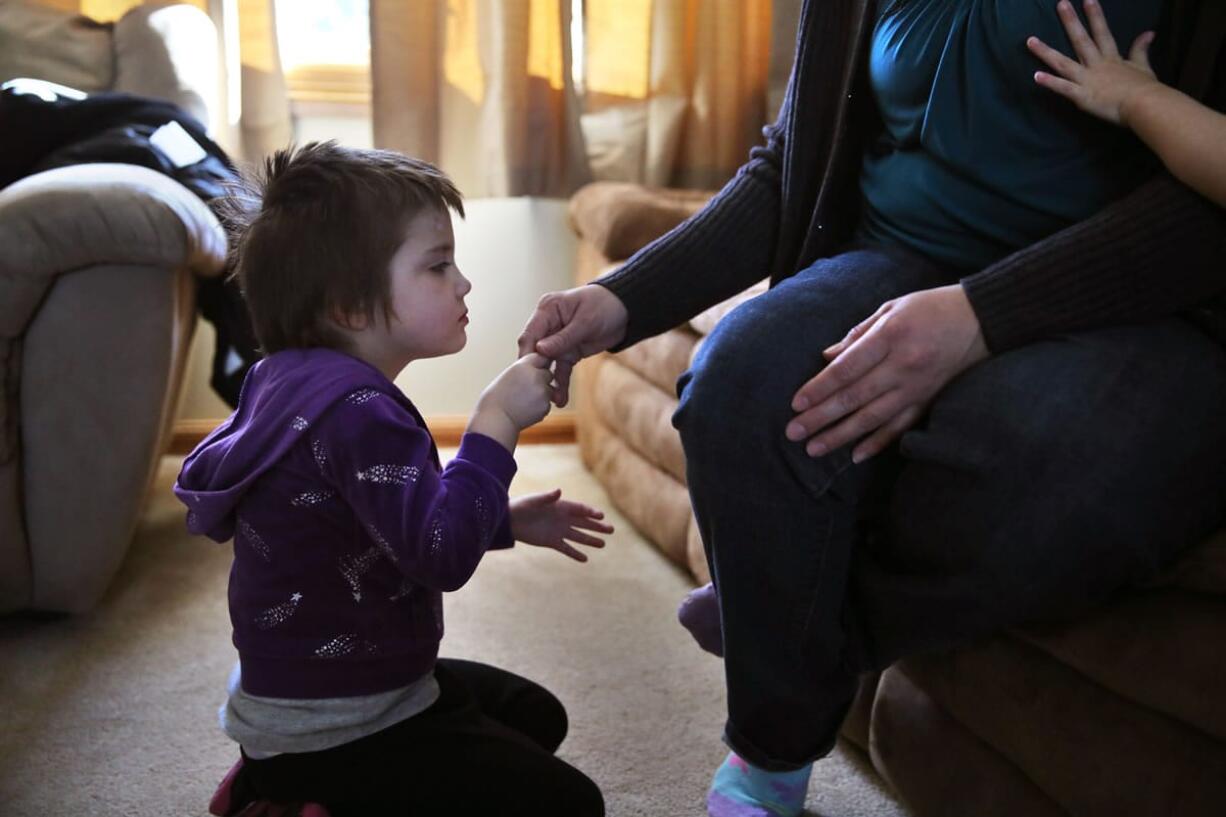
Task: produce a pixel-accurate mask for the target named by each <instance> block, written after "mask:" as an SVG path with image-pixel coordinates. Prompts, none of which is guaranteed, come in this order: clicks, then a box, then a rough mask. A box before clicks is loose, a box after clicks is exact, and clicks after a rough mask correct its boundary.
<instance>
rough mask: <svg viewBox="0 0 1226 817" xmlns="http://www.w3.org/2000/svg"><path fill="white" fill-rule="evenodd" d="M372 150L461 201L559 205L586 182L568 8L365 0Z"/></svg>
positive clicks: (531, 1)
mask: <svg viewBox="0 0 1226 817" xmlns="http://www.w3.org/2000/svg"><path fill="white" fill-rule="evenodd" d="M370 27H371V41H370V47H371V81H372V89H371V90H372V113H373V132H374V141H375V144H376V145H377V146H379V147H385V148H392V149H395V150H400V151H403V152H405V153H408V154H410V155H413V156H418V157H420V158H423V159H426V160H427V161H430V162H434V163H435V164H437V165H439V166H440V167H442V168H443V169H444V170H446V171H447V173H448V174H449V175H451V177H452V178H453V179H454V180H455V182H456V184H457V185H458V186H459V188H460V189H461V190H462V191H464V194H465V195H466V196H473V197H487V196H519V195H536V196H567V195H569V194H570V193H571V192H573V191H574V189H575V188H576V187H578V186H579V185H580V184H582V183H583V182H584V181H586V180H587V179H588V177H589V174H588V169H587V161H586V157H585V155H584V149H583V139H582V135H581V133H580V130H579V118H578V107H577V104H576V96H575V92H574V85H573V81H572V76H571V70H570V64H571V55H570V0H414V2H408V3H406V2H403V0H371V2H370Z"/></svg>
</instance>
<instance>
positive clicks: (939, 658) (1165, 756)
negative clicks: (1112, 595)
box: [570, 182, 1226, 817]
mask: <svg viewBox="0 0 1226 817" xmlns="http://www.w3.org/2000/svg"><path fill="white" fill-rule="evenodd" d="M709 195H710V194H708V193H703V192H694V191H675V190H649V189H645V188H642V187H639V186H636V185H630V184H618V183H610V182H597V183H594V184H591V185H588V186H587V187H584V188H583V189H581V190H580V191H579V192H578V193H576V194H575V196H574V197H573V199H572V200H571V210H570V212H571V219H572V224H573V226H574V229H575V231H576V232H577V233H578V235H579V238H580V244H579V257H578V263H577V280H578V282H580V283H583V282H587V281H590V280H592V279H593V278H596V277H597V276H599V275H600V274H601V273H603V272H605V271H606V270H608V269H609V268H610V267H611V266H613V265H615V264H616V263H618V262H619V261H621V260H624V259H625V258H627V257H628V256H629V255H631V254H632V253H633V252H634V251H635V250H637V249H638V248H639V247H641V246H643V245H644V244H646V243H647V242H648V241H650V240H651V239H653V238H655V237H656V236H657V235H660V234H662V233H663V232H665V231H667V230H668V229H671V228H672V227H673V226H675V225H676V224H678V223H680V222H681V221H682V220H683V219H684V218H685V217H687V216H688V215H689V214H690V213H692V212H694V211H695V210H696V209H697V208H699V207H701V205H702V204H703V203H704V202H705V201H706V199H707V198H708V197H709ZM764 287H765V282H763V283H761V284H759V285H758V286H757V287H754V288H752V289H750V290H748V291H746V292H744V293H742V294H740V295H738V296H736V297H734V298H733V299H731V300H730V301H728V302H726V303H723V304H720V305H718V306H716V307H714V308H712V309H710V310H708V311H707V312H705V313H703V314H702V315H699V316H698V317H696V318H694V319H693V320H691V321H689V322H687V323H686V324H684V325H682V326H679V327H677V328H675V329H672V330H670V331H668V332H666V333H664V334H662V335H659V336H657V337H654V338H650V339H648V340H645V341H643V342H641V343H639V344H637V345H635V346H633V347H631V348H629V349H627V350H625V351H624V352H621V353H620V354H617V355H607V354H606V355H601V356H599V357H596V358H593V359H591V360H588V361H585V362H584V363H583V364H582V365H581V366H580V367H579V368H578V371H577V378H576V379H577V395H576V396H577V421H578V422H577V425H578V438H579V445H580V449H581V451H582V455H583V459H584V462H585V463H586V464H587V466H588V468H589V469H590V470H591V471H592V472H593V474H594V475H595V476H596V478H597V479H598V480H599V481H600V482H601V483H602V484H603V485H604V486H605V488H606V489H607V490H608V492H609V495H610V498H611V500H612V502H613V503H614V504H615V505H616V506H617V508H618V510H620V511H621V512H622V513H623V514H624V515H625V516H626V517H627V518H628V519H629V520H630V521H631V522H632V523H633V524H634V525H635V526H636V527H637V528H638V529H639V530H640V531H641V532H642V533H643V534H644V535H645V536H646V537H647V538H648V539H649V540H650V541H652V542H653V543H654V544H655V545H656V546H657V547H659V549H660V550H661V551H662V552H663V553H664V555H665V556H667V557H668V558H669V559H670V560H672V561H673V562H675V563H676V564H678V565H679V566H681V567H682V568H684V569H686V570H688V571H689V572H690V573H691V574H692V575H693V577H694V579H695V580H696V581H697V582H700V583H705V582H706V581H708V579H709V577H708V572H707V567H706V563H705V561H704V558H703V553H702V545H701V543H700V541H699V539H698V534H697V530H696V528H695V524H694V520H693V517H692V513H691V510H690V505H689V498H688V494H687V492H686V486H685V458H684V454H683V453H682V449H681V442H680V439H679V437H678V435H677V433H676V431H675V430H674V429H673V428H672V425H671V423H670V417H671V414H672V412H673V409H674V408H675V407H676V404H677V397H676V392H675V390H674V386H675V383H676V380H677V377H678V376H679V375H681V373H682V372H684V371H685V369H686V368H687V366H688V364H689V361H690V359H691V358H692V356H693V354H694V351H695V349H696V348H697V347H698V346H699V344H701V343H702V339H703V338H704V337H705V336H706V335H707V334H708V333H709V332H710V331H711V329H712V328H713V327H714V326H715V324H716V323H717V322H718V321H719V319H720V318H722V317H723V316H724V315H725V314H727V313H728V311H729V310H730V309H731V308H732V307H734V306H735V305H736V304H737V303H740V302H741V301H743V300H745V299H747V298H751V297H753V296H754V295H756V294H758V293H759V292H761V291H762V290H763V289H764ZM843 732H844V735H845V736H846V737H847V738H848V739H849V740H850V741H852V742H853V743H854V744H856V745H857V746H859V747H860V748H861V749H863V750H865V751H866V752H867V753H868V755H869V757H870V758H871V761H872V764H873V766H874V767H875V768H876V769H877V771H878V772H879V773H880V774H881V776H882V777H883V778H884V779H885V780H886V781H888V782H889V784H890V785H891V786H892V787H893V788H894V790H895V792H896V793H897V795H898V796H899V797H900V799H901V800H902V801H903V802H904V803H906V804H907V805H908V806H909V807H910V809H911V810H912V811H913V812H914V813H915V814H917V815H920V817H936V815H951V816H952V815H975V816H976V817H978V816H980V815H982V817H1057V816H1058V815H1059V816H1060V817H1156V816H1157V815H1170V816H1171V817H1210V815H1214V817H1222V815H1226V531H1224V532H1223V533H1221V534H1219V535H1216V536H1214V537H1213V538H1212V539H1210V540H1209V541H1207V542H1205V543H1204V544H1202V545H1200V546H1198V547H1195V548H1193V549H1192V550H1190V551H1189V552H1188V553H1187V554H1186V555H1185V556H1184V558H1183V559H1182V560H1181V561H1180V562H1179V563H1178V564H1177V565H1175V566H1174V567H1173V568H1172V569H1171V570H1170V571H1169V572H1168V574H1167V575H1166V576H1165V577H1164V578H1163V579H1162V580H1161V581H1160V582H1158V583H1156V584H1155V585H1154V586H1152V587H1148V588H1145V589H1143V590H1137V591H1130V592H1127V593H1125V594H1122V595H1121V596H1120V597H1119V598H1118V599H1117V600H1116V601H1114V602H1113V603H1112V604H1111V605H1109V606H1108V607H1106V608H1104V609H1101V610H1099V611H1097V612H1095V613H1094V614H1092V615H1090V616H1087V617H1084V618H1082V619H1080V620H1078V621H1076V622H1073V623H1069V624H1063V625H1059V626H1050V625H1049V626H1043V627H1032V628H1026V629H1023V630H1018V631H1014V632H1010V633H1007V634H1004V635H1001V636H998V637H996V638H993V639H990V640H988V641H985V642H982V643H979V644H976V645H974V646H971V647H967V648H964V649H961V650H957V651H954V652H951V653H948V654H940V655H930V656H924V657H919V658H912V659H908V660H906V661H902V662H900V663H898V664H896V665H895V666H893V667H891V668H890V669H888V670H886V671H885V672H883V673H881V674H880V675H874V676H870V677H866V678H865V679H864V682H863V684H862V688H861V693H860V696H859V698H858V700H857V702H856V704H855V706H854V707H853V711H852V713H851V715H850V716H849V718H848V720H847V722H846V723H845V725H844V729H843Z"/></svg>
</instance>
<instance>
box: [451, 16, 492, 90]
mask: <svg viewBox="0 0 1226 817" xmlns="http://www.w3.org/2000/svg"><path fill="white" fill-rule="evenodd" d="M477 2H478V0H447V8H446V10H445V11H444V13H445V14H446V15H447V16H446V22H445V24H444V25H445V33H444V34H443V42H444V43H445V44H446V47H445V48H444V50H443V79H444V80H445V81H446V82H447V84H448V85H451V86H452V87H453V88H455V89H456V90H457V91H459V92H460V93H462V94H464V96H465V97H467V98H468V101H469V102H472V103H473V104H474V105H480V104H481V100H482V99H483V98H484V97H485V76H484V74H483V73H482V70H481V54H480V52H479V50H478V49H479V41H478V36H479V35H478V32H477Z"/></svg>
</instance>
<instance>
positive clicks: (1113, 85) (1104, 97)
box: [1026, 0, 1161, 125]
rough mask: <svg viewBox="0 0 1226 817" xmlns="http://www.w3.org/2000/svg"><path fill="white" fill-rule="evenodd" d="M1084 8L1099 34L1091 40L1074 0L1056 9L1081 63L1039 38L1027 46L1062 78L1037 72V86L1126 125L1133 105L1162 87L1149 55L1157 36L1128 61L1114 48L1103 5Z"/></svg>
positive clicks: (1135, 48)
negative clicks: (1129, 110) (1145, 95)
mask: <svg viewBox="0 0 1226 817" xmlns="http://www.w3.org/2000/svg"><path fill="white" fill-rule="evenodd" d="M1084 8H1085V12H1086V19H1087V20H1088V21H1089V23H1090V29H1091V31H1093V32H1094V36H1093V37H1092V38H1091V37H1090V35H1089V34H1088V33H1087V32H1086V30H1085V27H1084V26H1082V25H1081V20H1079V19H1078V18H1077V12H1076V11H1074V10H1073V4H1072V3H1071V2H1069V0H1060V2H1059V3H1058V4H1057V5H1056V12H1057V13H1058V14H1059V15H1060V20H1061V22H1063V23H1064V30H1065V31H1066V32H1068V37H1069V40H1071V41H1072V43H1073V50H1074V51H1075V52H1076V54H1077V57H1078V59H1080V60H1081V62H1077V61H1075V60H1071V59H1069V58H1068V57H1066V56H1064V55H1063V54H1061V53H1060V52H1059V51H1057V50H1056V49H1054V48H1052V47H1051V46H1049V45H1047V44H1046V43H1044V42H1043V41H1042V40H1040V39H1039V38H1038V37H1031V38H1029V39H1028V40H1026V46H1027V47H1028V48H1029V49H1030V50H1031V51H1032V52H1033V53H1034V55H1035V56H1036V57H1038V58H1039V59H1041V60H1042V61H1043V62H1045V63H1047V65H1048V66H1049V67H1050V68H1051V69H1052V70H1053V71H1055V72H1056V73H1057V74H1059V76H1053V75H1052V74H1049V73H1047V72H1045V71H1036V72H1035V74H1034V81H1035V82H1037V83H1038V84H1039V85H1042V86H1043V87H1044V88H1048V89H1050V90H1052V91H1055V92H1056V93H1058V94H1060V95H1061V96H1063V97H1067V98H1068V99H1071V100H1072V101H1073V103H1074V104H1076V105H1077V107H1078V108H1081V110H1083V111H1085V112H1086V113H1091V114H1094V115H1095V116H1097V117H1099V118H1100V119H1105V120H1107V121H1108V122H1112V123H1114V124H1116V125H1127V124H1128V108H1129V105H1130V103H1131V102H1132V100H1133V99H1135V98H1136V97H1137V96H1138V95H1139V94H1140V93H1142V92H1143V91H1145V90H1146V89H1147V88H1150V87H1152V86H1155V85H1160V84H1161V83H1159V82H1158V79H1157V77H1155V76H1154V71H1153V69H1152V68H1150V67H1149V55H1148V52H1149V46H1150V43H1152V42H1153V41H1154V32H1152V31H1146V32H1145V33H1144V34H1142V35H1141V36H1139V37H1137V39H1136V42H1134V43H1133V44H1132V51H1131V52H1129V54H1128V59H1127V60H1125V59H1124V58H1123V57H1121V56H1120V53H1119V51H1118V50H1117V49H1116V47H1115V38H1114V37H1112V36H1111V29H1110V28H1108V26H1107V18H1106V17H1105V16H1104V15H1103V10H1102V6H1100V5H1099V3H1098V0H1085V5H1084Z"/></svg>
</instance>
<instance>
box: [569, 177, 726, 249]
mask: <svg viewBox="0 0 1226 817" xmlns="http://www.w3.org/2000/svg"><path fill="white" fill-rule="evenodd" d="M710 197H711V193H709V192H704V191H696V190H667V189H660V188H646V187H643V186H641V185H637V184H631V183H628V182H592V183H591V184H588V185H584V186H583V187H582V188H580V189H579V191H578V192H577V193H575V195H573V196H571V199H570V219H571V225H572V226H573V227H574V229H575V232H577V233H578V234H579V237H580V238H582V239H584V240H585V241H589V242H591V243H592V245H594V246H595V247H596V249H597V250H599V251H600V252H601V253H603V254H604V256H605V257H606V258H608V259H610V260H612V261H618V260H622V259H625V258H629V257H630V256H631V255H633V254H634V252H635V251H637V250H638V249H640V248H641V247H644V246H646V245H647V244H648V243H649V242H650V241H652V240H653V239H655V238H657V237H659V236H661V235H663V234H664V233H666V232H668V231H669V230H671V229H672V228H673V227H676V226H677V225H678V224H680V223H681V222H682V221H685V219H687V218H689V217H690V216H691V215H693V214H694V213H695V212H697V211H698V210H699V209H701V207H702V205H703V204H705V203H706V201H707V199H709V198H710Z"/></svg>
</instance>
